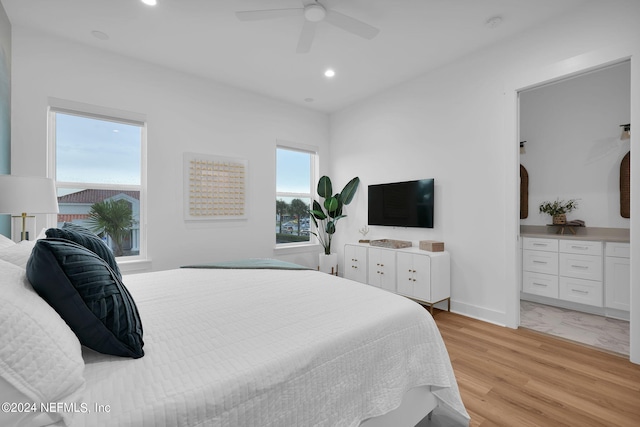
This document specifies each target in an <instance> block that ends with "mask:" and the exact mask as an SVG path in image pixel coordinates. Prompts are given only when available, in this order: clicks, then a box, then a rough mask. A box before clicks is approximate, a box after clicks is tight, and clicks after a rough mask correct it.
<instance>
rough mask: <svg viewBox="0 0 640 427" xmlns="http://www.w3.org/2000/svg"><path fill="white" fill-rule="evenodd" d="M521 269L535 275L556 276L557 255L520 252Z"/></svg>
mask: <svg viewBox="0 0 640 427" xmlns="http://www.w3.org/2000/svg"><path fill="white" fill-rule="evenodd" d="M522 269H523V270H525V271H533V272H536V273H545V274H558V254H557V253H555V252H543V251H527V250H525V251H522Z"/></svg>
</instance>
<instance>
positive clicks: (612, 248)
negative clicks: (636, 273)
mask: <svg viewBox="0 0 640 427" xmlns="http://www.w3.org/2000/svg"><path fill="white" fill-rule="evenodd" d="M605 253H606V255H607V256H614V257H618V258H631V245H630V244H629V243H618V242H607V243H606V245H605Z"/></svg>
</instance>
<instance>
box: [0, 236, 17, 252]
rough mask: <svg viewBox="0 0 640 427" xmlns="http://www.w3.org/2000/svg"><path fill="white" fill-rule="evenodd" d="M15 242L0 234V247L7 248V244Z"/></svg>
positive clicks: (10, 244)
mask: <svg viewBox="0 0 640 427" xmlns="http://www.w3.org/2000/svg"><path fill="white" fill-rule="evenodd" d="M15 244H16V242H14V241H13V240H11V239H10V238H8V237H7V236H5V235H4V234H0V249H1V248H8V247H9V246H13V245H15Z"/></svg>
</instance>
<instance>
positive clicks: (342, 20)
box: [236, 0, 380, 53]
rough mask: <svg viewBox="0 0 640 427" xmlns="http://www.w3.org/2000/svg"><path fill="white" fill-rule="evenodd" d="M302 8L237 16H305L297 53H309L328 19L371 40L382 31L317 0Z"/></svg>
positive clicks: (304, 3) (304, 2) (249, 18)
mask: <svg viewBox="0 0 640 427" xmlns="http://www.w3.org/2000/svg"><path fill="white" fill-rule="evenodd" d="M302 6H303V7H300V8H289V9H267V10H247V11H240V12H236V17H237V18H238V19H239V20H241V21H259V20H264V19H274V18H282V17H287V16H303V17H304V19H305V21H304V26H303V27H302V32H301V33H300V38H299V39H298V46H297V48H296V52H297V53H307V52H309V50H310V49H311V44H312V43H313V39H314V38H315V34H316V26H317V25H318V24H319V23H320V22H322V21H326V22H328V23H329V24H332V25H334V26H336V27H338V28H340V29H342V30H344V31H347V32H349V33H352V34H355V35H357V36H360V37H363V38H365V39H367V40H371V39H372V38H374V37H375V36H376V35H378V33H379V32H380V30H379V29H377V28H376V27H372V26H371V25H369V24H366V23H364V22H362V21H360V20H358V19H355V18H352V17H351V16H347V15H345V14H343V13H340V12H336V11H335V10H333V9H328V8H326V7H325V6H323V5H322V4H321V3H319V2H318V1H317V0H302Z"/></svg>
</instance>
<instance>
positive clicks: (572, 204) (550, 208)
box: [539, 199, 578, 225]
mask: <svg viewBox="0 0 640 427" xmlns="http://www.w3.org/2000/svg"><path fill="white" fill-rule="evenodd" d="M577 208H578V202H577V200H576V199H570V200H568V201H566V202H565V201H564V200H560V199H556V200H555V201H554V202H542V203H541V204H540V207H539V210H540V213H546V214H549V215H551V217H552V218H553V224H554V225H558V224H565V223H566V222H567V215H566V214H567V213H569V212H571V211H572V210H574V209H577Z"/></svg>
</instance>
